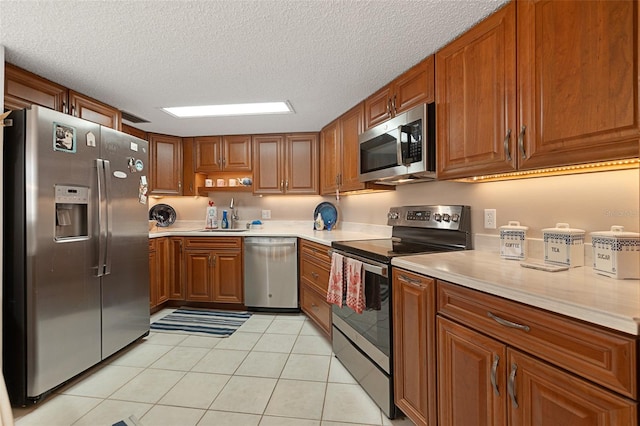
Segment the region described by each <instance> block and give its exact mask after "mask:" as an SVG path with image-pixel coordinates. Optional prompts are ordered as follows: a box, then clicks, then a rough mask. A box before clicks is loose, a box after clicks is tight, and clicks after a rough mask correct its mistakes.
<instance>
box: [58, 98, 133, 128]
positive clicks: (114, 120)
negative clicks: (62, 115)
mask: <svg viewBox="0 0 640 426" xmlns="http://www.w3.org/2000/svg"><path fill="white" fill-rule="evenodd" d="M69 105H71V108H70V110H69V113H70V114H71V115H73V116H74V117H80V118H83V119H85V120H89V121H93V122H94V123H98V124H101V125H103V126H105V127H111V128H112V129H116V130H121V129H122V113H121V112H120V111H119V110H118V109H117V108H114V107H112V106H109V105H107V104H103V103H102V102H100V101H97V100H95V99H92V98H90V97H88V96H85V95H83V94H81V93H78V92H74V91H73V90H69Z"/></svg>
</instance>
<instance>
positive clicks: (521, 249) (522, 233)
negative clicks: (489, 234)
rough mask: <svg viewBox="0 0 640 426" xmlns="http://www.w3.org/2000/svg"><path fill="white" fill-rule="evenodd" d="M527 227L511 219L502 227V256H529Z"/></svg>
mask: <svg viewBox="0 0 640 426" xmlns="http://www.w3.org/2000/svg"><path fill="white" fill-rule="evenodd" d="M527 229H529V227H528V226H520V222H518V221H516V220H510V221H509V223H508V224H507V225H504V226H501V227H500V257H502V258H503V259H514V260H524V259H526V258H527V240H526V237H527Z"/></svg>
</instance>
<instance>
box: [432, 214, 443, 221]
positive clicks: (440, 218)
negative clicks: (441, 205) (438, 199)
mask: <svg viewBox="0 0 640 426" xmlns="http://www.w3.org/2000/svg"><path fill="white" fill-rule="evenodd" d="M433 218H434V219H435V221H436V222H442V215H441V214H440V213H436V214H434V215H433Z"/></svg>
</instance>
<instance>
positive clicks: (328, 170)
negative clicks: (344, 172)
mask: <svg viewBox="0 0 640 426" xmlns="http://www.w3.org/2000/svg"><path fill="white" fill-rule="evenodd" d="M339 131H340V123H339V121H338V120H335V121H333V122H331V123H329V124H328V125H326V126H325V127H324V128H323V129H322V131H321V132H320V161H321V162H322V163H321V164H320V193H321V194H322V195H330V194H335V192H336V190H337V189H338V179H339V174H340V167H341V166H340V163H341V161H342V160H341V159H342V154H341V153H340V134H339Z"/></svg>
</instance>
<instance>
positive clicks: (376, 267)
mask: <svg viewBox="0 0 640 426" xmlns="http://www.w3.org/2000/svg"><path fill="white" fill-rule="evenodd" d="M333 253H337V254H341V255H342V256H344V257H350V258H352V259H355V260H359V261H360V262H362V269H364V270H365V271H366V272H371V273H372V274H375V275H380V276H382V277H388V276H389V267H388V266H387V265H385V264H384V263H378V262H374V261H372V260H369V259H365V258H363V257H360V256H356V255H355V254H351V253H346V252H344V251H340V250H333V249H329V254H330V255H332V254H333Z"/></svg>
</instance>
